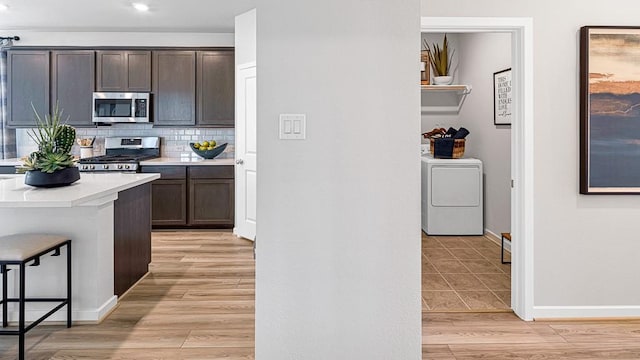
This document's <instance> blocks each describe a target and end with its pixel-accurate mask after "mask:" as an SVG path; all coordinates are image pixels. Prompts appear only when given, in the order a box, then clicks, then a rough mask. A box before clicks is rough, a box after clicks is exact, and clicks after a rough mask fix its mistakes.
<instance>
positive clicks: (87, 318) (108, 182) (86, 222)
mask: <svg viewBox="0 0 640 360" xmlns="http://www.w3.org/2000/svg"><path fill="white" fill-rule="evenodd" d="M159 177H160V175H159V174H82V175H81V179H80V180H79V181H78V182H76V183H74V184H73V185H71V186H66V187H61V188H51V189H46V188H33V187H31V186H26V185H24V176H23V175H9V176H0V236H4V235H11V234H21V233H48V234H57V235H64V236H68V237H69V239H71V240H72V242H71V246H72V254H73V255H72V272H73V274H72V287H73V293H72V296H73V320H74V321H84V322H97V321H100V320H101V319H102V318H103V317H104V316H105V315H107V314H108V313H109V312H110V311H111V310H112V309H113V307H114V306H115V305H116V303H117V297H116V296H115V294H114V201H115V200H116V199H117V198H118V193H119V192H121V191H124V190H127V189H131V188H134V187H136V186H139V185H143V184H145V183H148V182H151V181H153V180H155V179H158V178H159ZM64 251H66V250H64ZM64 256H66V255H64ZM64 256H63V257H62V258H51V257H49V256H45V257H43V258H42V261H41V265H40V266H38V267H31V266H30V267H28V268H27V275H26V280H27V289H26V292H27V297H62V296H64V295H65V291H66V275H65V271H66V262H65V261H64ZM16 273H17V272H16V271H12V272H10V273H9V282H10V286H9V288H10V290H11V291H12V292H13V295H15V291H16V290H17V289H16V286H15V284H16V282H15V280H16V276H17V274H16ZM10 296H11V294H10ZM14 305H15V304H10V311H9V316H10V319H12V321H15V320H16V319H17V308H16V307H15V306H14ZM48 305H49V304H29V306H28V307H27V309H28V311H27V320H34V319H37V318H38V317H39V316H40V315H42V314H44V313H45V312H46V311H48V309H50V308H51V307H50V306H48ZM11 306H14V307H13V308H11ZM45 309H46V310H45ZM65 314H66V308H63V309H62V310H61V311H58V312H57V313H55V314H54V315H53V316H51V317H50V318H49V319H48V320H47V321H62V320H64V319H65Z"/></svg>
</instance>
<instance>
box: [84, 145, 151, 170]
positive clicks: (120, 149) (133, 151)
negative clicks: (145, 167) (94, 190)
mask: <svg viewBox="0 0 640 360" xmlns="http://www.w3.org/2000/svg"><path fill="white" fill-rule="evenodd" d="M105 148H106V150H107V154H106V155H101V156H94V157H90V158H84V159H80V162H79V164H78V167H79V169H80V171H95V172H97V171H100V172H102V171H121V172H122V171H126V172H137V171H140V161H144V160H148V159H153V158H157V157H159V156H160V138H158V137H142V138H140V137H139V138H106V139H105Z"/></svg>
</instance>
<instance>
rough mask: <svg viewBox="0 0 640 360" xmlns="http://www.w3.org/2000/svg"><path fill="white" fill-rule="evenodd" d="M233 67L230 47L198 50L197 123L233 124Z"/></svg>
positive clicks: (232, 55)
mask: <svg viewBox="0 0 640 360" xmlns="http://www.w3.org/2000/svg"><path fill="white" fill-rule="evenodd" d="M234 71H235V58H234V52H233V51H223V50H221V51H198V72H197V83H198V88H197V91H198V118H197V121H196V123H197V124H198V125H203V126H221V127H222V126H224V127H233V126H234V125H235V75H234Z"/></svg>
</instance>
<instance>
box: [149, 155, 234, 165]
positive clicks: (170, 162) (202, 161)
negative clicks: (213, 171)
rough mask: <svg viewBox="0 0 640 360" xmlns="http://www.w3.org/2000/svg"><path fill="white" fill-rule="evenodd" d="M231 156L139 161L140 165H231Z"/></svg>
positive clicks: (232, 161) (232, 162)
mask: <svg viewBox="0 0 640 360" xmlns="http://www.w3.org/2000/svg"><path fill="white" fill-rule="evenodd" d="M234 160H235V159H233V158H226V159H211V160H207V159H195V158H188V159H179V158H162V157H161V158H156V159H151V160H144V161H141V162H140V166H233V165H234V164H235V163H234Z"/></svg>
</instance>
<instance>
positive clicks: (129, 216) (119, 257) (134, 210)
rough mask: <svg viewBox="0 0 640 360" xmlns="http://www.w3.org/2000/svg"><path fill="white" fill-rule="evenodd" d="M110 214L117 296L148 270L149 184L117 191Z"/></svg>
mask: <svg viewBox="0 0 640 360" xmlns="http://www.w3.org/2000/svg"><path fill="white" fill-rule="evenodd" d="M113 214H114V229H113V230H114V236H113V260H114V263H113V267H114V269H113V270H114V292H115V294H116V295H118V296H120V295H122V294H124V293H125V292H126V291H127V290H128V289H129V288H130V287H131V286H132V285H133V284H135V283H136V282H137V281H138V280H140V279H141V278H142V277H143V276H144V274H146V273H147V271H149V263H151V185H150V184H144V185H140V186H137V187H135V188H132V189H128V190H125V191H121V192H119V193H118V199H117V200H116V201H115V202H114V211H113Z"/></svg>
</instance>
